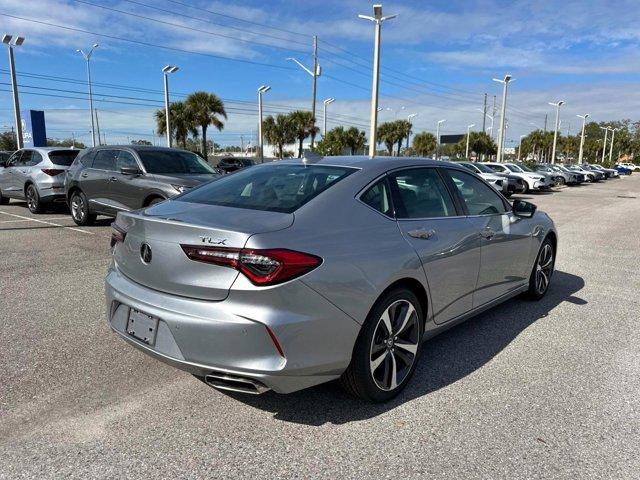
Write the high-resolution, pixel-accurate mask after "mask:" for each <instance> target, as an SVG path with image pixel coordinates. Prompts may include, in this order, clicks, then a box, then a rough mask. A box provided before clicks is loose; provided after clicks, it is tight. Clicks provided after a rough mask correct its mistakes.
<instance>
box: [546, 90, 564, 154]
mask: <svg viewBox="0 0 640 480" xmlns="http://www.w3.org/2000/svg"><path fill="white" fill-rule="evenodd" d="M549 105H551V106H552V107H556V127H555V128H554V129H553V150H551V163H552V164H555V163H556V142H557V141H558V128H560V107H561V106H562V105H564V101H562V100H560V101H559V102H557V103H553V102H549Z"/></svg>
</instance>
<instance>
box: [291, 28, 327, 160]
mask: <svg viewBox="0 0 640 480" xmlns="http://www.w3.org/2000/svg"><path fill="white" fill-rule="evenodd" d="M287 60H290V61H292V62H295V63H296V64H297V65H298V66H299V67H300V68H302V69H303V70H304V71H305V72H307V73H308V74H309V75H311V78H313V82H312V85H311V116H312V117H313V126H314V127H315V125H316V91H317V84H318V77H319V76H320V75H321V74H322V68H321V67H320V65H319V64H318V36H317V35H314V36H313V67H312V68H313V70H311V69H309V68H307V67H305V66H304V65H303V64H302V62H300V61H298V60H297V59H295V58H293V57H289V58H287ZM315 136H316V134H315V129H314V130H312V132H311V148H313V143H314V140H315Z"/></svg>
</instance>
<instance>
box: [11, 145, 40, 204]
mask: <svg viewBox="0 0 640 480" xmlns="http://www.w3.org/2000/svg"><path fill="white" fill-rule="evenodd" d="M34 153H36V152H34V151H33V150H22V155H20V160H19V161H18V162H16V164H15V166H14V167H13V169H12V176H11V190H12V191H13V192H14V193H15V195H16V196H17V197H19V198H24V184H25V183H26V181H27V179H28V178H29V174H30V172H31V166H32V165H33V156H34Z"/></svg>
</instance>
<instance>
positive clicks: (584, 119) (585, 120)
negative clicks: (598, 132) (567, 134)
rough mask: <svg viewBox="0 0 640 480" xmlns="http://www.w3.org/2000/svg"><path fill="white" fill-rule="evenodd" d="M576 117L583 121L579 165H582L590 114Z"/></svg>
mask: <svg viewBox="0 0 640 480" xmlns="http://www.w3.org/2000/svg"><path fill="white" fill-rule="evenodd" d="M576 117H578V118H581V119H582V133H581V134H580V153H579V154H578V164H579V165H582V152H583V149H584V127H585V124H586V123H587V118H589V114H588V113H585V114H584V115H576Z"/></svg>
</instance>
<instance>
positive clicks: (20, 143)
mask: <svg viewBox="0 0 640 480" xmlns="http://www.w3.org/2000/svg"><path fill="white" fill-rule="evenodd" d="M12 39H13V35H8V34H5V35H3V36H2V43H4V44H5V45H6V46H7V47H8V50H9V71H10V72H11V92H12V93H13V115H14V121H15V123H16V146H17V147H18V149H21V148H22V147H24V138H23V137H22V120H21V119H20V100H19V99H18V82H17V80H16V64H15V61H14V59H13V47H19V46H20V45H22V44H23V43H24V37H16V38H15V39H14V40H13V41H11V40H12Z"/></svg>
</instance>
